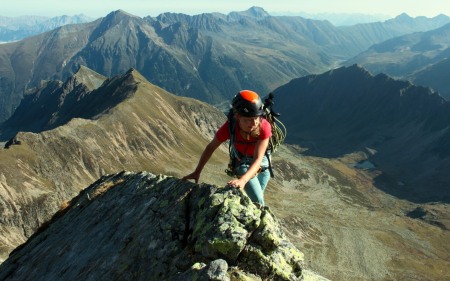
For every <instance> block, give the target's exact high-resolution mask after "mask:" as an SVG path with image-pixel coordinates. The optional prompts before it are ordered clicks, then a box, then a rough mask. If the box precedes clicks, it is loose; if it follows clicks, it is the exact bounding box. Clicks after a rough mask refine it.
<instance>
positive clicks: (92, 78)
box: [73, 65, 106, 91]
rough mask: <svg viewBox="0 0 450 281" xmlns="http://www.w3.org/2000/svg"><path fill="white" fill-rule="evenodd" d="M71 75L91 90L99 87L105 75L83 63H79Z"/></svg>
mask: <svg viewBox="0 0 450 281" xmlns="http://www.w3.org/2000/svg"><path fill="white" fill-rule="evenodd" d="M73 77H74V78H75V79H77V81H79V82H80V83H82V84H84V85H86V87H87V88H88V89H89V90H91V91H92V90H95V89H97V88H98V87H100V86H101V85H102V84H103V82H105V80H106V77H105V76H103V75H101V74H99V73H97V72H95V71H93V70H92V69H90V68H88V67H86V66H83V65H80V67H79V68H78V70H77V72H76V73H75V74H74V75H73Z"/></svg>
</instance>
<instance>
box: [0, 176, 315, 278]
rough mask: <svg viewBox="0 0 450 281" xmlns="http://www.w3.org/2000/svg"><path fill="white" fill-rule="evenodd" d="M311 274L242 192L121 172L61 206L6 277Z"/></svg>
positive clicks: (9, 265)
mask: <svg viewBox="0 0 450 281" xmlns="http://www.w3.org/2000/svg"><path fill="white" fill-rule="evenodd" d="M303 271H304V270H303V254H302V253H301V252H300V251H299V250H298V249H297V248H296V247H295V246H293V244H291V242H290V241H289V240H288V239H287V237H286V236H285V234H284V233H283V231H282V229H281V227H280V225H279V223H278V221H277V219H276V217H275V216H274V215H273V213H272V212H271V211H270V209H269V208H267V207H265V208H262V209H259V208H258V207H257V206H256V205H254V204H253V203H252V202H251V201H250V199H249V198H248V197H247V196H246V195H244V194H243V193H242V192H241V191H239V190H237V189H233V188H230V187H224V188H221V187H217V186H214V185H207V184H200V185H197V184H194V183H191V182H188V181H181V180H178V179H176V178H173V177H167V176H161V175H159V176H155V175H153V174H150V173H148V172H140V173H134V172H121V173H117V174H112V175H107V176H103V177H102V178H100V179H99V180H98V181H96V182H95V183H93V184H92V185H91V186H89V187H88V188H86V189H84V190H82V191H81V192H80V194H79V195H78V196H77V197H75V198H73V199H72V200H71V201H70V202H67V204H66V205H65V206H62V207H61V210H60V211H59V212H57V213H56V214H55V215H54V216H53V218H52V219H51V220H49V221H48V222H47V223H45V224H43V225H42V226H41V228H40V229H39V230H38V231H37V232H36V233H35V234H34V235H32V236H31V237H30V239H29V240H28V241H27V242H26V243H24V244H23V245H21V246H19V247H18V248H17V249H16V250H14V251H13V252H12V253H11V255H10V257H9V258H8V259H7V260H6V261H5V262H4V263H3V264H2V265H1V266H0V279H1V280H5V281H6V280H35V281H37V280H268V279H269V280H305V279H303V274H302V272H303ZM305 276H308V280H312V279H309V278H319V279H315V280H320V278H321V277H318V276H315V275H314V274H313V273H311V272H307V274H305ZM322 280H324V279H322Z"/></svg>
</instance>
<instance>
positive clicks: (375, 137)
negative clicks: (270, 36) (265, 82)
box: [274, 66, 450, 202]
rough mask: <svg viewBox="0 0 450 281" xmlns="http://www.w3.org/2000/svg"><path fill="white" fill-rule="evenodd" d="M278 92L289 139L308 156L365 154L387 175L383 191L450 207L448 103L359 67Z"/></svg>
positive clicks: (298, 82)
mask: <svg viewBox="0 0 450 281" xmlns="http://www.w3.org/2000/svg"><path fill="white" fill-rule="evenodd" d="M274 93H276V94H277V95H278V96H279V98H277V99H279V100H278V102H277V106H278V107H277V110H279V111H281V112H286V113H287V116H285V117H284V120H285V125H286V126H287V127H288V128H290V129H289V135H288V140H289V141H290V142H291V143H300V144H302V145H304V146H307V147H308V148H309V150H308V152H307V154H310V155H322V156H327V157H340V156H343V155H346V154H349V153H353V152H356V151H363V152H364V153H366V155H367V159H369V160H370V162H372V163H373V164H374V165H375V166H376V169H377V170H379V171H381V172H382V174H381V175H380V176H379V177H378V178H377V181H379V182H378V184H377V186H378V187H379V188H381V189H382V190H385V191H387V192H389V193H391V194H394V195H396V196H398V197H400V198H406V199H408V200H412V201H417V202H429V201H444V202H449V200H450V189H449V188H448V184H449V183H450V177H449V176H448V175H446V172H445V171H446V170H447V168H448V164H449V163H450V150H449V149H448V146H447V145H444V143H446V142H447V140H448V135H449V128H450V123H449V122H450V121H449V120H450V105H449V103H448V102H446V101H445V100H444V99H442V97H440V96H438V95H437V94H435V93H432V92H430V90H429V89H427V88H423V87H417V86H414V85H412V84H410V83H408V82H403V81H396V80H393V79H391V78H389V77H387V76H385V75H377V76H372V75H371V74H369V73H368V72H367V71H366V70H364V69H363V68H361V67H358V66H351V67H348V68H339V69H336V70H332V71H330V72H327V73H324V74H321V75H315V76H306V77H303V78H299V79H295V80H293V81H291V82H290V83H288V84H286V85H284V86H282V87H280V88H278V89H277V90H276V91H275V92H274Z"/></svg>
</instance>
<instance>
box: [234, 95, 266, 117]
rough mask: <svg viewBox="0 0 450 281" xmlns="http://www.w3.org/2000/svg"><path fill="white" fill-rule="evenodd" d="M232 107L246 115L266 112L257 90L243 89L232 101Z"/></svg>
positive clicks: (250, 115)
mask: <svg viewBox="0 0 450 281" xmlns="http://www.w3.org/2000/svg"><path fill="white" fill-rule="evenodd" d="M231 105H232V107H233V109H234V111H235V112H237V113H239V114H240V115H242V116H246V117H255V116H261V115H263V113H264V108H263V103H262V101H261V98H260V97H259V95H258V94H257V93H256V92H253V91H250V90H242V91H240V92H239V93H238V94H237V95H236V96H234V98H233V101H232V104H231Z"/></svg>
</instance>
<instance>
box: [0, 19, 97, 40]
mask: <svg viewBox="0 0 450 281" xmlns="http://www.w3.org/2000/svg"><path fill="white" fill-rule="evenodd" d="M89 21H92V19H90V18H88V17H86V16H84V15H75V16H66V15H64V16H60V17H53V18H47V17H40V16H20V17H4V16H0V42H11V41H17V40H21V39H23V38H26V37H30V36H33V35H36V34H39V33H43V32H46V31H49V30H52V29H55V28H57V27H59V26H63V25H67V24H80V23H85V22H89Z"/></svg>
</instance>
